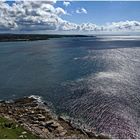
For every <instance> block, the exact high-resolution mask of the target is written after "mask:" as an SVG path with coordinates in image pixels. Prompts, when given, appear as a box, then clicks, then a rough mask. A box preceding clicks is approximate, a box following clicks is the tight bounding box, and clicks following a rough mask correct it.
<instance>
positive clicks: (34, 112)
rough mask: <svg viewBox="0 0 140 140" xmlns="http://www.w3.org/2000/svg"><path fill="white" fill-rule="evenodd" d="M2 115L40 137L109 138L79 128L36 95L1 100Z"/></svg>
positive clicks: (0, 112)
mask: <svg viewBox="0 0 140 140" xmlns="http://www.w3.org/2000/svg"><path fill="white" fill-rule="evenodd" d="M0 117H4V118H8V119H10V120H13V121H15V122H16V123H17V124H20V125H21V126H23V128H24V129H25V130H28V131H30V132H31V133H32V134H34V135H36V136H38V137H39V138H45V139H48V138H49V139H53V138H63V139H64V138H65V139H70V138H71V139H75V138H79V139H108V138H109V137H107V136H105V135H104V134H100V135H97V134H96V133H94V132H91V131H90V130H86V129H82V128H78V127H76V126H75V125H73V123H72V122H71V120H70V119H66V118H65V117H63V116H57V114H55V113H53V112H52V111H51V110H50V108H49V106H48V105H47V103H46V102H43V101H41V99H37V98H36V97H35V96H30V97H23V98H19V99H15V100H13V101H0Z"/></svg>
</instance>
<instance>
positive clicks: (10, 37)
mask: <svg viewBox="0 0 140 140" xmlns="http://www.w3.org/2000/svg"><path fill="white" fill-rule="evenodd" d="M62 37H90V36H89V35H58V34H0V42H10V41H35V40H48V39H50V38H62Z"/></svg>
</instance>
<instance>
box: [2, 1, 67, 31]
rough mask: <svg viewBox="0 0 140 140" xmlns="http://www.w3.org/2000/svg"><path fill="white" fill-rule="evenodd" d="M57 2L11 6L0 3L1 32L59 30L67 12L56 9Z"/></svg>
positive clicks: (27, 2)
mask: <svg viewBox="0 0 140 140" xmlns="http://www.w3.org/2000/svg"><path fill="white" fill-rule="evenodd" d="M54 3H55V1H53V0H49V1H15V3H13V4H12V5H11V6H10V5H8V4H7V3H5V2H1V3H0V11H1V12H0V29H1V30H8V29H9V30H27V31H28V30H57V28H58V26H59V25H60V24H61V23H62V22H64V21H63V19H61V18H60V16H61V15H63V14H66V12H65V10H64V9H62V8H60V7H57V8H55V7H54Z"/></svg>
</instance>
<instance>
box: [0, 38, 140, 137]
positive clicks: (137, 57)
mask: <svg viewBox="0 0 140 140" xmlns="http://www.w3.org/2000/svg"><path fill="white" fill-rule="evenodd" d="M139 68H140V37H136V36H98V37H85V38H84V37H82V38H59V39H50V40H46V41H32V42H24V41H23V42H1V43H0V99H1V100H2V99H14V98H18V97H23V96H30V95H39V96H41V97H42V98H43V99H44V100H46V101H49V102H51V103H52V104H53V105H54V107H55V108H56V111H57V112H59V113H67V115H69V116H71V117H73V118H75V119H77V120H78V121H79V122H80V123H81V124H83V125H86V126H85V127H88V128H90V129H93V130H94V131H96V132H98V133H105V134H107V135H111V136H112V137H113V138H140V120H139V118H140V86H139V85H140V70H139Z"/></svg>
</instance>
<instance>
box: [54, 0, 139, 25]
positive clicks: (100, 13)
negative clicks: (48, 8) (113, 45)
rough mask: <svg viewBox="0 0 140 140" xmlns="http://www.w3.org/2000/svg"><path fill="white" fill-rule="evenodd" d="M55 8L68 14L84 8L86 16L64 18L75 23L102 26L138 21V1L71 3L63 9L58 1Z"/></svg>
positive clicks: (78, 15) (75, 15)
mask: <svg viewBox="0 0 140 140" xmlns="http://www.w3.org/2000/svg"><path fill="white" fill-rule="evenodd" d="M56 6H60V7H62V8H65V9H66V10H67V11H68V13H71V12H72V11H75V10H76V9H77V8H80V7H84V8H85V9H86V10H87V14H76V13H73V14H72V15H71V16H64V18H65V19H66V20H69V21H71V22H75V23H83V22H94V23H96V24H99V25H103V24H105V23H108V22H118V21H124V20H140V2H139V1H135V2H132V1H125V2H120V1H114V2H110V1H100V2H99V1H88V2H87V1H73V2H72V3H71V5H70V6H68V7H65V6H64V5H63V2H61V1H59V2H57V3H56Z"/></svg>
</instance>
